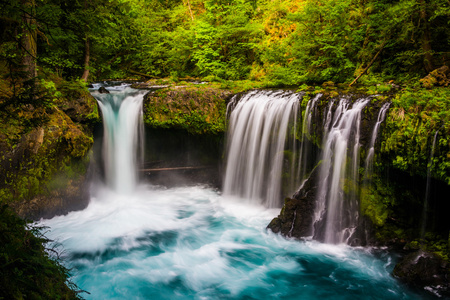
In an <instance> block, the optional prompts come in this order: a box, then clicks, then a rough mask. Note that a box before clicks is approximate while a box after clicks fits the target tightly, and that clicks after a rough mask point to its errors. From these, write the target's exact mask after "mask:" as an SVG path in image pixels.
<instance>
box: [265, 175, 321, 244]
mask: <svg viewBox="0 0 450 300" xmlns="http://www.w3.org/2000/svg"><path fill="white" fill-rule="evenodd" d="M318 175H319V168H318V167H316V168H315V169H314V170H313V171H312V172H311V175H310V176H309V178H308V179H307V180H306V181H305V182H304V183H303V184H302V186H301V187H300V188H299V190H298V191H297V192H296V193H295V194H294V195H293V197H292V198H286V199H285V202H284V206H283V208H282V209H281V212H280V215H279V216H278V217H276V218H274V219H273V220H272V221H271V222H270V224H269V225H268V226H267V228H268V229H270V230H272V231H273V232H274V233H280V234H281V235H283V236H287V237H295V238H302V237H307V236H310V235H311V233H312V223H313V217H314V208H315V205H316V191H317V182H318V180H317V179H318Z"/></svg>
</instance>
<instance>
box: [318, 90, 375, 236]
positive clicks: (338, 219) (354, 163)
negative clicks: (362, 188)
mask: <svg viewBox="0 0 450 300" xmlns="http://www.w3.org/2000/svg"><path fill="white" fill-rule="evenodd" d="M369 101H370V99H369V98H362V99H359V100H357V101H356V102H355V103H354V104H353V106H352V108H349V106H350V101H349V99H347V98H341V99H340V102H339V104H338V106H337V108H336V110H335V112H334V116H333V118H331V107H330V108H329V110H328V114H327V119H326V120H325V122H324V124H325V125H326V126H325V128H324V132H326V134H325V135H324V143H323V153H322V157H321V161H322V162H321V165H320V170H319V193H318V196H317V204H316V209H315V232H314V238H316V239H319V240H323V241H324V242H326V243H333V244H337V243H344V242H346V241H347V239H348V238H349V237H350V236H351V235H352V233H353V231H354V229H355V227H356V225H357V221H358V199H357V190H358V180H359V176H358V169H359V147H360V145H359V135H360V133H359V127H360V121H361V111H362V109H363V108H364V107H365V106H366V105H367V103H368V102H369ZM328 126H329V128H328Z"/></svg>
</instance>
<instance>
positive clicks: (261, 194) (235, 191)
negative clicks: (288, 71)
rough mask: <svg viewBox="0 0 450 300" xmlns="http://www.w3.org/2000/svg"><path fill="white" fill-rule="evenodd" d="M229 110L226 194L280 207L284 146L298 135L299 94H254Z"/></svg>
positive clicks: (234, 104) (279, 92)
mask: <svg viewBox="0 0 450 300" xmlns="http://www.w3.org/2000/svg"><path fill="white" fill-rule="evenodd" d="M228 107H229V109H228V110H229V111H230V110H231V109H230V107H234V109H232V111H231V113H230V119H229V124H230V125H229V129H228V136H227V138H228V140H227V165H226V173H225V181H224V194H225V195H233V196H238V197H242V198H246V199H249V200H250V201H253V202H256V203H264V204H265V205H266V206H268V207H279V206H280V205H281V201H280V200H281V199H280V198H281V177H282V168H283V159H284V151H285V150H286V147H285V145H286V140H287V139H288V138H289V137H291V140H293V139H294V137H295V134H296V132H297V122H296V119H297V114H298V110H299V94H295V93H292V92H284V91H277V92H267V91H253V92H250V93H248V94H246V95H245V96H244V97H243V98H242V99H238V98H237V97H235V98H233V99H232V101H231V102H230V104H229V105H228ZM290 150H293V149H290ZM292 157H295V156H294V154H292ZM288 174H295V171H294V170H288Z"/></svg>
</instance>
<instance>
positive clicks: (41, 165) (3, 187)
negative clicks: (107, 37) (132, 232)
mask: <svg viewBox="0 0 450 300" xmlns="http://www.w3.org/2000/svg"><path fill="white" fill-rule="evenodd" d="M78 95H81V97H74V98H65V97H61V98H59V99H57V100H56V101H55V104H56V105H54V106H52V107H47V108H45V109H43V108H40V107H36V108H33V107H29V108H15V109H14V110H12V108H10V109H11V112H12V113H10V114H1V115H0V117H1V119H2V122H1V124H0V132H1V135H2V136H1V141H2V142H1V143H0V166H1V169H2V172H1V173H0V202H2V203H7V204H9V205H10V206H11V207H12V208H14V209H15V211H16V212H17V213H18V214H19V216H21V217H23V218H28V219H34V220H36V219H39V218H41V217H47V218H49V217H52V216H54V215H58V214H63V213H66V212H67V211H70V210H73V209H79V208H82V207H84V206H85V205H86V204H87V201H88V195H87V191H88V188H87V187H86V184H87V183H86V172H87V168H88V163H89V159H88V153H89V150H90V148H91V146H92V144H93V137H92V132H91V130H92V128H91V125H92V121H93V120H98V118H99V117H98V114H97V111H96V109H97V107H96V101H95V100H94V99H93V98H91V96H90V95H89V93H88V92H87V91H81V92H80V91H78ZM37 114H39V119H38V120H37V121H36V123H35V124H34V123H30V120H33V118H35V116H36V115H37Z"/></svg>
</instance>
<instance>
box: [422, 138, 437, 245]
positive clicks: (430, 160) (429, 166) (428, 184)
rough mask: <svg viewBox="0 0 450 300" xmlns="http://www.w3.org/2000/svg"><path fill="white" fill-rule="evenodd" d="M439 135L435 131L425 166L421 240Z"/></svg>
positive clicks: (425, 224) (425, 225)
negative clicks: (425, 177)
mask: <svg viewBox="0 0 450 300" xmlns="http://www.w3.org/2000/svg"><path fill="white" fill-rule="evenodd" d="M438 134H439V130H436V132H435V133H434V137H433V144H432V145H431V151H430V158H429V160H428V165H427V186H426V187H425V199H424V201H423V213H422V220H421V222H422V224H421V228H420V236H421V237H422V238H424V237H425V230H426V227H427V221H428V220H427V215H428V206H429V205H428V201H429V199H428V198H429V196H430V184H431V169H432V167H433V157H434V151H435V148H436V140H437V136H438Z"/></svg>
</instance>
